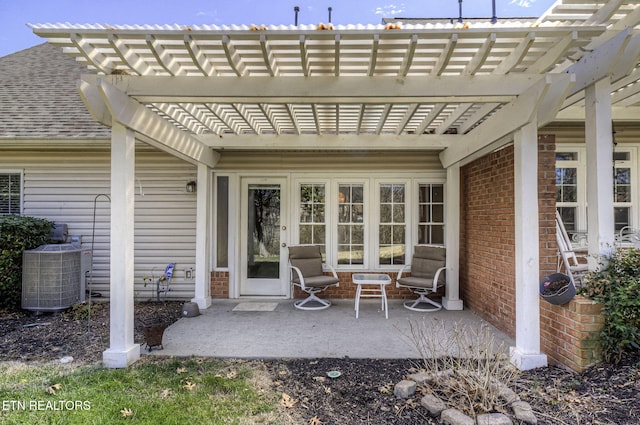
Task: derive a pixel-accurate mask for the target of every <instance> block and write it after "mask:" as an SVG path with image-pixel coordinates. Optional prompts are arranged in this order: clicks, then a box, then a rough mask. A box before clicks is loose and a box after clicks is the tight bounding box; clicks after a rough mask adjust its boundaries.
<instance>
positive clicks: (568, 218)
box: [558, 207, 578, 233]
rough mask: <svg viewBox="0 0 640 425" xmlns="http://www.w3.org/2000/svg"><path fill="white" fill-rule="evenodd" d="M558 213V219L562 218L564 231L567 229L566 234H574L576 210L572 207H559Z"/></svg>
mask: <svg viewBox="0 0 640 425" xmlns="http://www.w3.org/2000/svg"><path fill="white" fill-rule="evenodd" d="M558 212H559V213H560V217H562V222H563V223H564V227H565V229H567V233H571V232H576V231H577V230H578V229H576V208H574V207H559V208H558Z"/></svg>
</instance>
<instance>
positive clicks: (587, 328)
mask: <svg viewBox="0 0 640 425" xmlns="http://www.w3.org/2000/svg"><path fill="white" fill-rule="evenodd" d="M602 308H603V305H602V304H599V303H596V302H594V301H591V300H588V299H586V298H584V297H582V296H579V295H578V296H576V297H575V298H574V299H573V300H571V301H569V303H567V304H563V305H553V304H550V303H548V302H546V301H544V300H540V328H541V329H540V344H541V346H542V347H541V348H542V351H543V352H544V353H546V354H547V359H548V361H549V363H550V364H554V365H558V364H562V365H565V366H568V367H569V368H571V369H573V370H574V371H576V372H582V371H584V370H585V369H586V368H588V367H589V366H592V365H594V364H595V363H597V362H599V361H600V360H602V347H601V345H600V337H599V335H600V331H601V330H602V327H603V324H604V316H603V315H602Z"/></svg>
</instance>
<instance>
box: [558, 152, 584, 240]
mask: <svg viewBox="0 0 640 425" xmlns="http://www.w3.org/2000/svg"><path fill="white" fill-rule="evenodd" d="M581 157H582V152H578V151H561V152H556V208H557V209H558V212H559V213H560V216H561V217H562V221H563V222H564V226H565V228H566V229H567V231H568V232H570V233H572V232H576V231H578V230H580V229H584V228H586V226H584V227H583V226H582V225H581V223H580V222H579V216H578V208H579V206H580V203H579V197H578V195H579V194H581V193H580V192H581V191H583V190H584V188H582V187H579V185H578V174H579V172H580V171H581V162H580V160H581ZM580 198H582V196H580ZM580 200H581V199H580Z"/></svg>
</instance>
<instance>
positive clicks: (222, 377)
mask: <svg viewBox="0 0 640 425" xmlns="http://www.w3.org/2000/svg"><path fill="white" fill-rule="evenodd" d="M262 374H263V372H261V371H260V370H259V369H258V368H257V367H255V368H252V367H251V365H250V363H235V362H230V361H222V360H215V359H201V358H190V359H177V358H171V359H161V358H155V357H144V358H143V359H142V360H140V361H138V362H137V363H136V364H134V365H133V366H131V367H129V368H127V369H105V368H102V367H101V366H70V365H60V364H43V365H32V364H24V363H15V362H10V363H0V403H2V404H0V424H65V425H66V424H82V425H87V424H120V423H122V424H129V423H135V424H189V423H192V424H194V423H206V424H224V425H227V424H259V423H269V424H277V423H282V422H280V421H279V420H278V415H277V405H278V395H277V394H276V393H275V392H272V391H269V390H268V388H267V386H266V385H265V384H263V383H262V382H261V380H262V379H265V378H264V376H261V375H262Z"/></svg>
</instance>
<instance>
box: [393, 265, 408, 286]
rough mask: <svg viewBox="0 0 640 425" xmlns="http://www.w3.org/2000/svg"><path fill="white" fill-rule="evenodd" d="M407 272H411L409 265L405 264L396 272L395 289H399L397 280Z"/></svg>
mask: <svg viewBox="0 0 640 425" xmlns="http://www.w3.org/2000/svg"><path fill="white" fill-rule="evenodd" d="M407 270H411V264H405V265H404V266H402V268H401V269H400V270H398V274H397V276H396V288H400V284H398V280H399V279H400V278H401V277H402V273H405V272H406V271H407Z"/></svg>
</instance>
